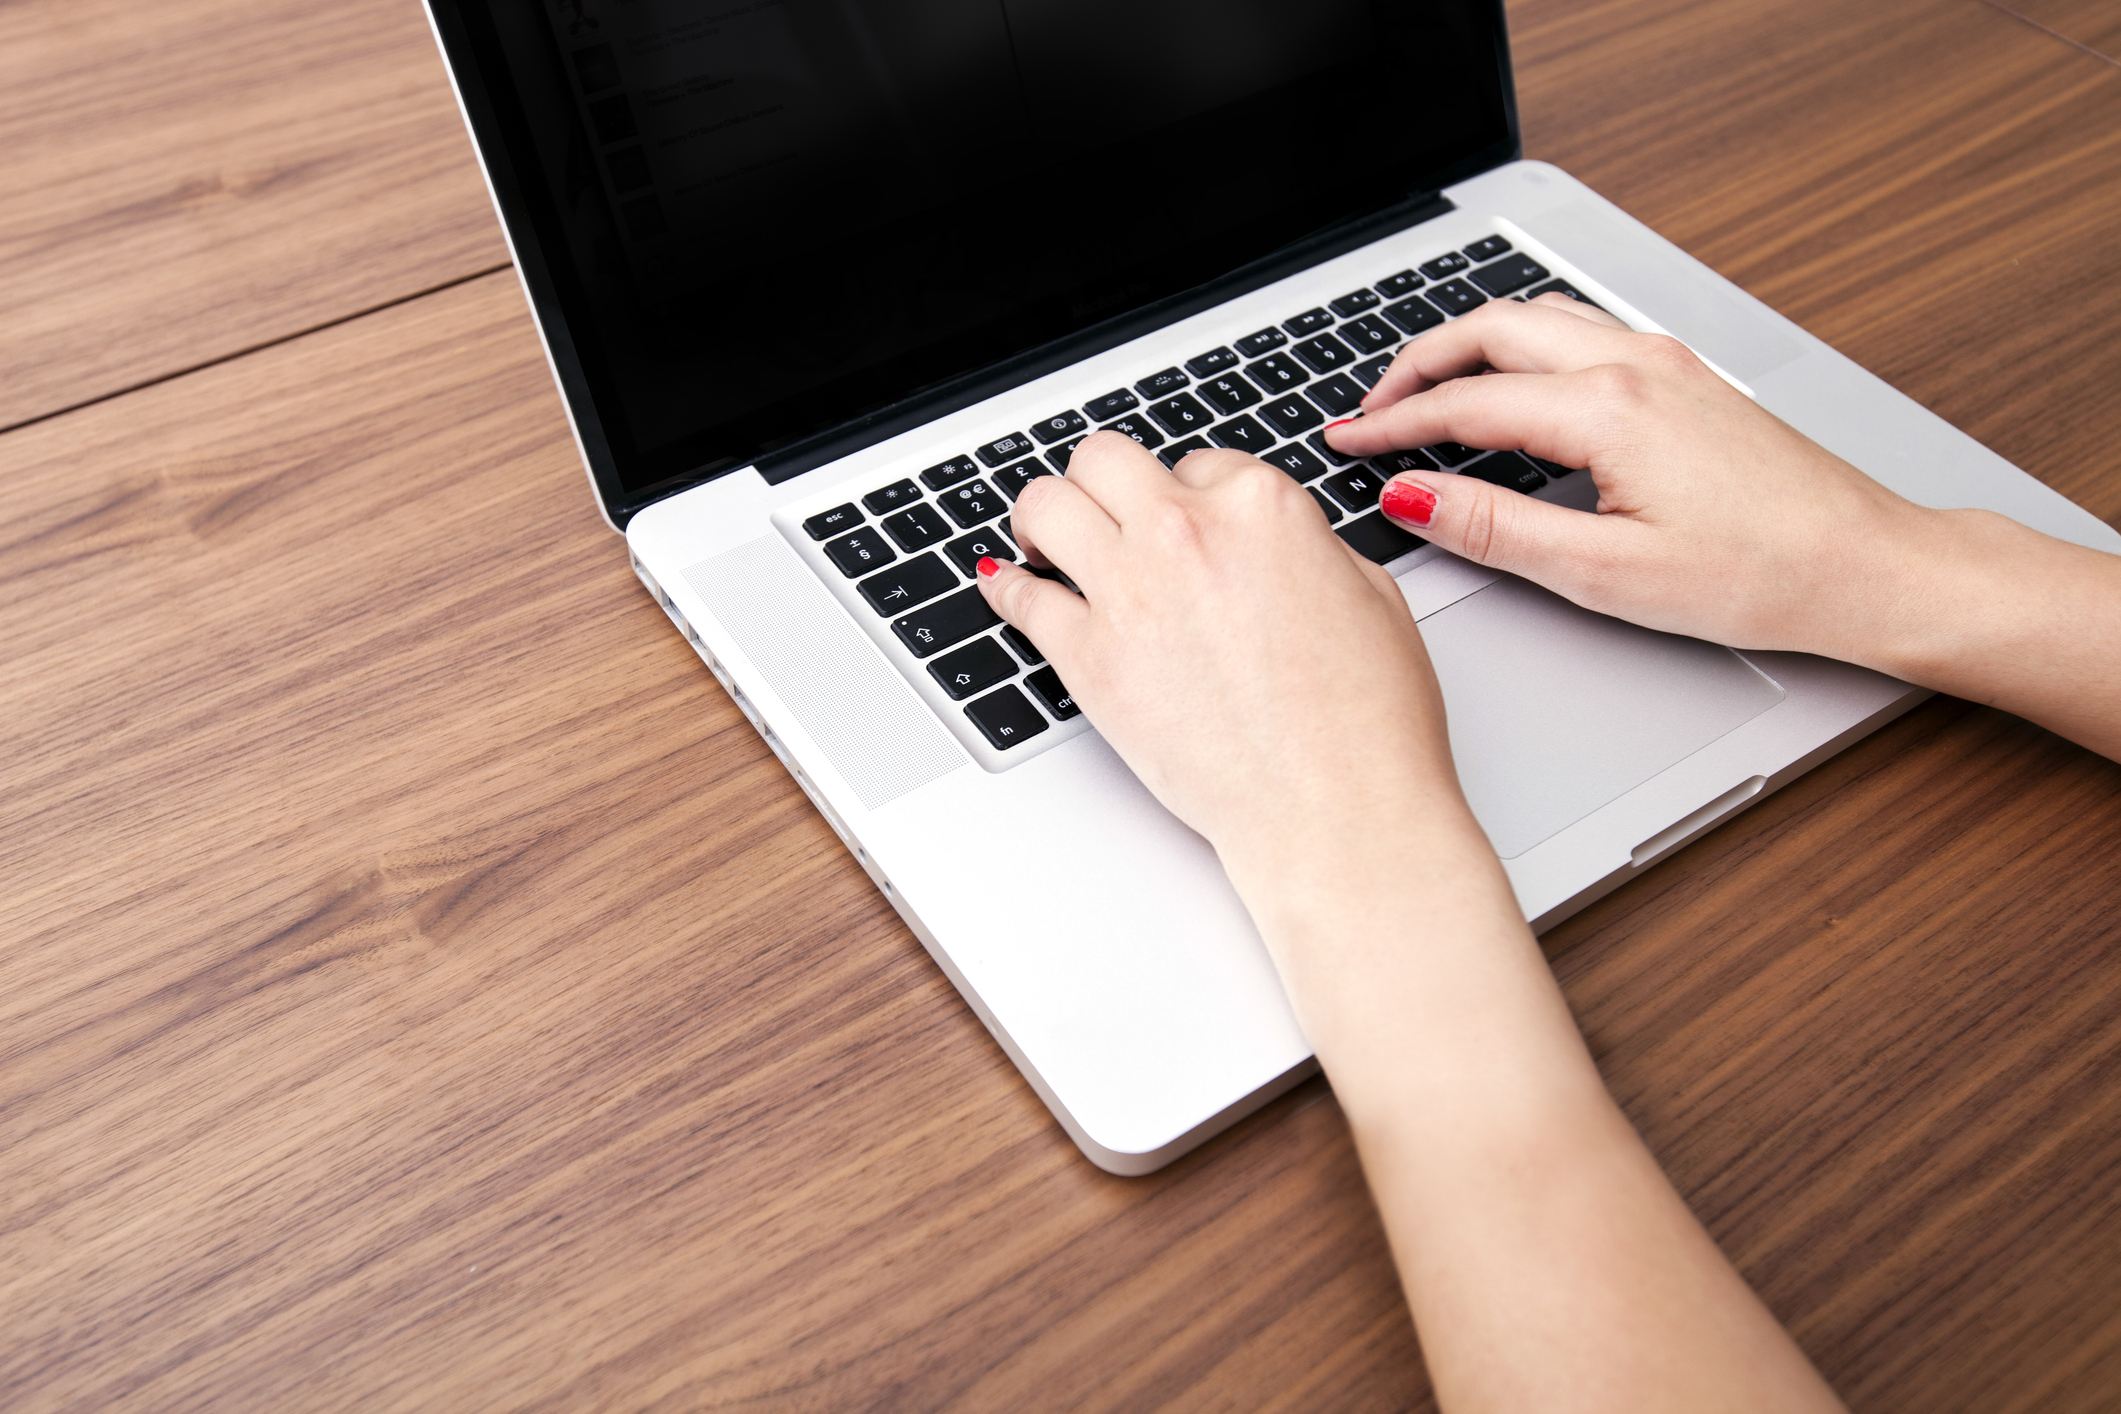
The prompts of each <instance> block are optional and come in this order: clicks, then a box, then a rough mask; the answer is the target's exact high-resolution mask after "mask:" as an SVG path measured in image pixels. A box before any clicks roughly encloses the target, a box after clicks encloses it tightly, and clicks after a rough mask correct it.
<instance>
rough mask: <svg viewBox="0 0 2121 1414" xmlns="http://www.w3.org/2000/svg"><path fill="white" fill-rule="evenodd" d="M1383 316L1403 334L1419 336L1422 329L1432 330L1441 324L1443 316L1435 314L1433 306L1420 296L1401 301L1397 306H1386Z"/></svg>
mask: <svg viewBox="0 0 2121 1414" xmlns="http://www.w3.org/2000/svg"><path fill="white" fill-rule="evenodd" d="M1384 314H1385V318H1387V319H1389V320H1391V321H1392V322H1393V323H1394V324H1397V325H1398V326H1399V330H1400V332H1401V333H1403V334H1419V333H1420V332H1421V331H1422V330H1424V329H1434V328H1435V327H1436V326H1437V325H1439V324H1441V323H1443V316H1442V315H1441V314H1438V313H1437V312H1436V308H1435V306H1434V305H1431V304H1430V303H1429V302H1428V301H1427V300H1425V299H1423V298H1422V297H1421V296H1420V295H1416V296H1414V298H1412V299H1403V300H1401V301H1400V302H1399V303H1398V304H1388V305H1386V306H1385V309H1384Z"/></svg>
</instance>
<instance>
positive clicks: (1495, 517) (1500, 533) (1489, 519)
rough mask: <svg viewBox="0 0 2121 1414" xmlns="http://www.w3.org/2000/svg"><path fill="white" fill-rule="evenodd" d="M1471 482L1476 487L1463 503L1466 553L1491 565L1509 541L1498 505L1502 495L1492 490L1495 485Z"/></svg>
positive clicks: (1480, 562)
mask: <svg viewBox="0 0 2121 1414" xmlns="http://www.w3.org/2000/svg"><path fill="white" fill-rule="evenodd" d="M1472 485H1474V486H1476V487H1478V488H1479V489H1478V490H1476V491H1475V492H1474V493H1473V495H1472V498H1471V503H1470V504H1469V505H1468V506H1467V507H1466V527H1465V536H1466V548H1465V557H1466V558H1467V559H1469V560H1471V561H1473V562H1474V563H1475V564H1481V565H1490V564H1493V563H1494V562H1495V558H1496V556H1498V555H1499V554H1500V553H1501V552H1502V549H1503V547H1504V546H1505V545H1506V544H1507V541H1508V536H1507V530H1506V527H1505V525H1504V516H1505V513H1504V512H1502V511H1501V510H1500V509H1499V505H1498V503H1499V502H1500V500H1501V498H1500V497H1499V496H1497V495H1496V494H1495V488H1494V487H1492V486H1489V485H1487V484H1486V483H1484V482H1473V483H1472Z"/></svg>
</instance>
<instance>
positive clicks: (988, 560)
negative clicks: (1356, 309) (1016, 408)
mask: <svg viewBox="0 0 2121 1414" xmlns="http://www.w3.org/2000/svg"><path fill="white" fill-rule="evenodd" d="M1435 503H1436V498H1435V497H1434V496H1431V497H1429V504H1431V505H1434V504H1435ZM976 568H977V569H978V570H979V577H980V578H981V579H992V578H994V577H995V576H996V575H998V574H1000V573H1001V572H1002V564H1001V561H1000V560H997V559H995V558H994V556H992V555H982V556H980V557H979V564H978V565H977V566H976Z"/></svg>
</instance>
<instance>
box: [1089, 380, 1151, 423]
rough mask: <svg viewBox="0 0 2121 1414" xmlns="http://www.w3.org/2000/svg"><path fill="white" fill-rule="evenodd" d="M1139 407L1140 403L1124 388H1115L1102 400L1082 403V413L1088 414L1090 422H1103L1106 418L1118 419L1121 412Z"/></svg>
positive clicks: (1097, 399) (1094, 399)
mask: <svg viewBox="0 0 2121 1414" xmlns="http://www.w3.org/2000/svg"><path fill="white" fill-rule="evenodd" d="M1140 406H1141V403H1140V402H1139V401H1138V400H1137V399H1136V398H1135V396H1134V394H1132V393H1130V392H1128V391H1127V390H1126V389H1125V388H1115V389H1114V390H1113V391H1111V392H1109V393H1107V394H1105V395H1104V396H1103V397H1102V398H1092V399H1091V400H1090V401H1089V402H1087V403H1084V404H1083V411H1084V412H1086V413H1088V414H1090V420H1091V421H1092V422H1103V421H1104V420H1105V419H1107V418H1111V417H1118V416H1119V415H1120V414H1121V413H1123V412H1132V411H1134V409H1136V408H1138V407H1140Z"/></svg>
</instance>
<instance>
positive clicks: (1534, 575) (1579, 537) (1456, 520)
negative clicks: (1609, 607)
mask: <svg viewBox="0 0 2121 1414" xmlns="http://www.w3.org/2000/svg"><path fill="white" fill-rule="evenodd" d="M1379 507H1380V509H1382V510H1383V511H1384V513H1385V517H1386V519H1388V520H1390V521H1392V522H1393V523H1394V524H1396V525H1400V526H1402V527H1404V528H1406V529H1408V530H1411V531H1413V532H1414V533H1415V534H1417V535H1419V536H1421V537H1422V538H1423V539H1425V540H1427V541H1429V542H1430V543H1431V544H1433V545H1441V546H1442V547H1443V548H1444V549H1446V550H1449V551H1450V552H1451V553H1452V554H1454V555H1461V556H1463V557H1465V558H1466V559H1468V560H1471V561H1473V562H1474V563H1476V564H1482V565H1487V566H1489V567H1491V568H1494V569H1499V570H1503V571H1505V572H1506V573H1509V574H1514V575H1521V576H1523V577H1524V578H1526V579H1529V580H1531V581H1532V582H1533V583H1535V584H1541V585H1545V586H1546V587H1547V588H1549V589H1551V590H1553V591H1554V592H1556V593H1557V594H1561V595H1564V596H1566V597H1568V598H1571V599H1576V600H1577V601H1578V602H1582V594H1583V591H1584V589H1585V588H1586V586H1588V585H1592V584H1595V583H1598V582H1600V581H1602V580H1605V579H1607V578H1609V577H1610V574H1611V572H1612V569H1613V567H1614V566H1615V565H1617V564H1622V563H1625V562H1626V560H1627V559H1628V557H1629V556H1630V555H1631V554H1633V553H1636V552H1637V550H1638V547H1639V542H1640V538H1641V537H1642V536H1645V535H1650V534H1654V532H1653V531H1651V530H1650V529H1649V527H1647V526H1644V525H1642V524H1640V523H1638V522H1636V521H1633V520H1630V519H1629V518H1628V517H1626V516H1623V515H1598V514H1595V513H1593V512H1591V511H1578V510H1571V509H1570V508H1569V507H1567V506H1557V505H1554V504H1552V503H1550V502H1547V501H1535V500H1533V499H1532V498H1531V497H1530V496H1525V495H1520V494H1519V493H1518V492H1515V491H1510V490H1506V489H1505V488H1503V487H1500V486H1491V485H1489V484H1488V483H1487V482H1485V481H1481V480H1477V479H1476V478H1474V477H1470V476H1455V475H1453V474H1452V473H1450V472H1447V471H1432V472H1420V471H1403V472H1401V473H1399V475H1397V476H1395V477H1393V478H1392V479H1391V480H1390V481H1388V482H1386V483H1385V488H1384V495H1383V496H1382V497H1381V498H1380V499H1379Z"/></svg>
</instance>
